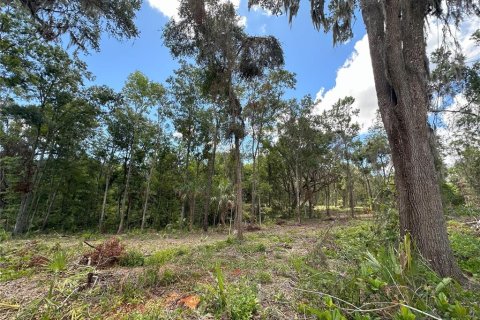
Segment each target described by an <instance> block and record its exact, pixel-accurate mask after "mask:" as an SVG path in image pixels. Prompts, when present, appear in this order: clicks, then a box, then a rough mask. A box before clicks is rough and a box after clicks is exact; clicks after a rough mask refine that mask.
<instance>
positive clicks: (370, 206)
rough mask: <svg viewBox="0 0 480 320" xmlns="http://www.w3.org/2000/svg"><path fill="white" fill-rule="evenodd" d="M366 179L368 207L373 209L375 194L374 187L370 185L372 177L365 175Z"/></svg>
mask: <svg viewBox="0 0 480 320" xmlns="http://www.w3.org/2000/svg"><path fill="white" fill-rule="evenodd" d="M365 181H366V185H367V197H368V207H369V208H370V210H373V194H372V187H371V185H370V179H369V178H368V176H367V175H365Z"/></svg>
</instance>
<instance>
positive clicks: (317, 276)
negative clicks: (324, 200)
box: [0, 220, 480, 319]
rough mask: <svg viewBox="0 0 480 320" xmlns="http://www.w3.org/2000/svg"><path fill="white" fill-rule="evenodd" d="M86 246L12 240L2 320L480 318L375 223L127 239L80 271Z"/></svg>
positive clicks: (460, 235)
mask: <svg viewBox="0 0 480 320" xmlns="http://www.w3.org/2000/svg"><path fill="white" fill-rule="evenodd" d="M449 233H450V237H451V240H452V246H453V249H454V251H455V254H456V255H457V257H458V259H459V263H460V265H461V267H462V268H463V269H464V270H465V272H466V273H467V274H470V276H471V278H472V280H473V281H478V277H479V271H478V270H479V265H480V264H479V260H478V252H479V248H480V238H479V237H478V234H475V232H474V231H473V230H472V229H470V228H469V227H468V226H466V225H465V224H463V223H462V222H456V221H451V222H450V223H449ZM84 238H85V237H80V236H79V237H68V238H60V237H55V238H53V239H52V238H48V237H39V238H35V239H34V240H6V241H4V242H2V243H0V250H1V253H2V255H1V260H0V264H1V267H2V269H1V274H0V281H1V285H0V318H2V317H4V318H5V319H10V318H17V319H65V318H71V319H87V318H88V319H252V318H255V319H390V318H392V319H393V318H395V319H426V318H428V317H429V315H430V316H433V317H438V318H441V319H476V318H479V317H480V310H479V307H478V301H480V294H479V293H478V290H477V291H475V290H470V291H468V290H464V289H462V288H461V287H460V286H459V285H457V284H455V283H454V281H452V280H450V279H440V278H438V277H437V276H436V275H435V274H433V273H432V272H431V271H430V270H429V269H428V267H426V265H425V264H424V263H423V262H422V261H421V259H420V258H419V257H417V256H416V255H415V251H414V249H413V248H412V247H411V245H410V244H409V243H408V239H404V240H403V241H400V243H397V244H394V245H390V246H386V245H384V242H382V241H381V240H380V239H384V238H385V235H384V234H381V233H380V232H379V229H378V225H377V224H376V223H372V221H370V220H352V221H346V220H341V221H336V222H318V221H312V222H308V223H306V224H304V225H301V226H297V225H283V226H270V227H268V228H264V229H263V230H261V231H257V232H251V233H247V235H246V240H245V241H243V242H238V241H237V240H235V239H234V238H231V237H228V236H227V235H225V234H222V233H219V232H215V231H214V232H212V233H211V234H210V235H209V236H208V237H206V236H205V235H203V234H201V233H199V234H196V235H193V236H192V235H189V236H186V235H184V236H182V235H178V234H176V235H174V236H171V235H160V234H158V235H157V234H152V235H145V234H140V235H135V236H134V235H127V236H124V237H122V239H121V243H122V245H123V246H124V247H125V251H124V254H123V255H122V257H121V258H119V260H118V263H117V265H116V266H113V267H109V268H97V267H93V266H85V265H81V264H79V261H81V259H82V256H83V255H84V254H85V253H86V252H89V251H91V250H92V248H90V247H88V246H87V245H85V243H83V241H84ZM104 240H105V237H99V236H97V237H95V238H94V239H92V238H90V240H89V243H91V244H94V245H97V244H99V243H101V242H102V241H104ZM142 244H145V245H142ZM365 310H373V311H369V312H366V311H365ZM427 314H428V315H427Z"/></svg>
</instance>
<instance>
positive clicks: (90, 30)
mask: <svg viewBox="0 0 480 320" xmlns="http://www.w3.org/2000/svg"><path fill="white" fill-rule="evenodd" d="M141 3H142V2H141V0H117V1H111V0H78V1H62V0H53V1H40V0H7V1H6V2H2V4H1V5H0V11H1V12H2V13H7V14H13V15H14V14H17V13H20V14H22V15H24V16H26V17H27V18H28V22H29V24H30V25H31V26H32V27H34V28H35V31H36V34H38V35H39V36H40V37H41V38H43V39H44V40H46V41H60V37H61V36H63V35H64V34H67V35H68V36H69V39H70V42H71V44H73V45H74V46H76V47H77V48H80V49H82V50H84V51H87V50H88V49H89V48H93V49H94V50H99V40H100V35H101V33H102V31H106V32H107V33H109V34H110V35H111V36H114V37H116V38H119V39H121V38H133V37H136V36H138V33H139V32H138V30H137V28H136V27H135V23H134V18H135V13H136V11H137V10H139V9H140V6H141ZM3 27H4V24H3V23H2V25H1V27H0V34H1V33H2V32H4V29H3ZM31 36H33V35H31Z"/></svg>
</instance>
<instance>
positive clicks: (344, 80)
mask: <svg viewBox="0 0 480 320" xmlns="http://www.w3.org/2000/svg"><path fill="white" fill-rule="evenodd" d="M346 96H352V97H354V98H355V107H356V108H359V109H360V114H359V117H358V119H357V121H358V122H359V123H360V125H361V126H362V130H367V129H368V126H369V125H370V124H371V123H372V122H373V119H375V111H376V109H377V96H376V94H375V86H374V82H373V71H372V64H371V61H370V51H369V48H368V37H367V35H365V36H364V37H363V38H362V39H361V40H360V41H358V42H357V43H356V44H355V49H354V51H353V53H352V55H351V56H350V58H348V59H347V61H345V63H344V64H343V66H342V67H341V68H340V69H338V71H337V78H336V80H335V86H334V87H333V88H332V89H330V90H327V91H325V88H321V89H320V91H319V92H318V93H317V99H319V100H321V101H320V103H319V104H318V105H317V111H318V112H321V111H323V110H326V109H329V108H330V107H331V106H332V105H333V104H334V103H335V102H337V101H338V99H341V98H344V97H346Z"/></svg>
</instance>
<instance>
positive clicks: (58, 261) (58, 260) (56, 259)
mask: <svg viewBox="0 0 480 320" xmlns="http://www.w3.org/2000/svg"><path fill="white" fill-rule="evenodd" d="M67 264H68V255H67V254H66V252H65V251H63V250H58V251H57V252H55V253H54V255H53V257H52V259H51V261H50V262H49V263H48V264H47V269H48V270H50V271H51V272H54V273H58V272H62V271H65V270H66V269H67Z"/></svg>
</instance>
